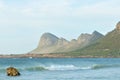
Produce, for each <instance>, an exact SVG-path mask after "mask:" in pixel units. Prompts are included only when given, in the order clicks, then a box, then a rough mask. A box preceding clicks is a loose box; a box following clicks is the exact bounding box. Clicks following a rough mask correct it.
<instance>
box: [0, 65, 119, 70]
mask: <svg viewBox="0 0 120 80" xmlns="http://www.w3.org/2000/svg"><path fill="white" fill-rule="evenodd" d="M116 67H119V68H120V65H115V64H114V65H107V64H94V65H90V66H83V67H81V66H76V65H49V66H41V65H40V66H29V67H28V66H26V67H24V68H22V67H21V68H17V69H18V70H25V71H43V70H49V71H56V70H57V71H58V70H60V71H65V70H96V69H103V68H116ZM0 71H5V69H4V68H0Z"/></svg>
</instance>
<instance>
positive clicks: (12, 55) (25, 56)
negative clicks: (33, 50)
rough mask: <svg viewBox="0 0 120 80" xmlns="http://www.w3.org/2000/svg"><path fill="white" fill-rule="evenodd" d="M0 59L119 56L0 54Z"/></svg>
mask: <svg viewBox="0 0 120 80" xmlns="http://www.w3.org/2000/svg"><path fill="white" fill-rule="evenodd" d="M0 58H120V56H91V55H86V56H71V55H64V54H59V53H58V54H53V53H51V54H7V55H3V54H0Z"/></svg>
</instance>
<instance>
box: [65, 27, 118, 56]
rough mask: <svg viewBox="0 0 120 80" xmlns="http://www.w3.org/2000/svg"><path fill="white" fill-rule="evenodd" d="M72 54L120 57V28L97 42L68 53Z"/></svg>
mask: <svg viewBox="0 0 120 80" xmlns="http://www.w3.org/2000/svg"><path fill="white" fill-rule="evenodd" d="M67 55H72V56H92V57H120V30H119V29H117V28H116V29H115V30H113V31H111V32H109V33H108V34H107V35H106V36H105V37H103V38H102V39H100V40H99V41H97V42H96V43H94V44H92V45H89V46H87V47H85V48H83V49H78V50H75V51H72V52H70V53H68V54H67Z"/></svg>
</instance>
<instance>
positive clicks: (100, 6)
mask: <svg viewBox="0 0 120 80" xmlns="http://www.w3.org/2000/svg"><path fill="white" fill-rule="evenodd" d="M119 2H120V1H118V0H107V1H103V2H100V3H96V4H92V5H85V6H82V7H79V8H77V9H76V10H74V15H76V16H87V17H90V16H92V17H93V16H97V17H100V15H101V16H115V15H116V16H120V10H119V9H120V6H119V4H118V3H119Z"/></svg>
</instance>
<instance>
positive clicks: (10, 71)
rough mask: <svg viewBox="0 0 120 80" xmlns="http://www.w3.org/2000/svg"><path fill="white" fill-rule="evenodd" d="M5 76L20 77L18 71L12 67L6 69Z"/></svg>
mask: <svg viewBox="0 0 120 80" xmlns="http://www.w3.org/2000/svg"><path fill="white" fill-rule="evenodd" d="M6 72H7V76H20V73H19V71H18V70H17V69H16V68H14V67H9V68H7V69H6Z"/></svg>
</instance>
